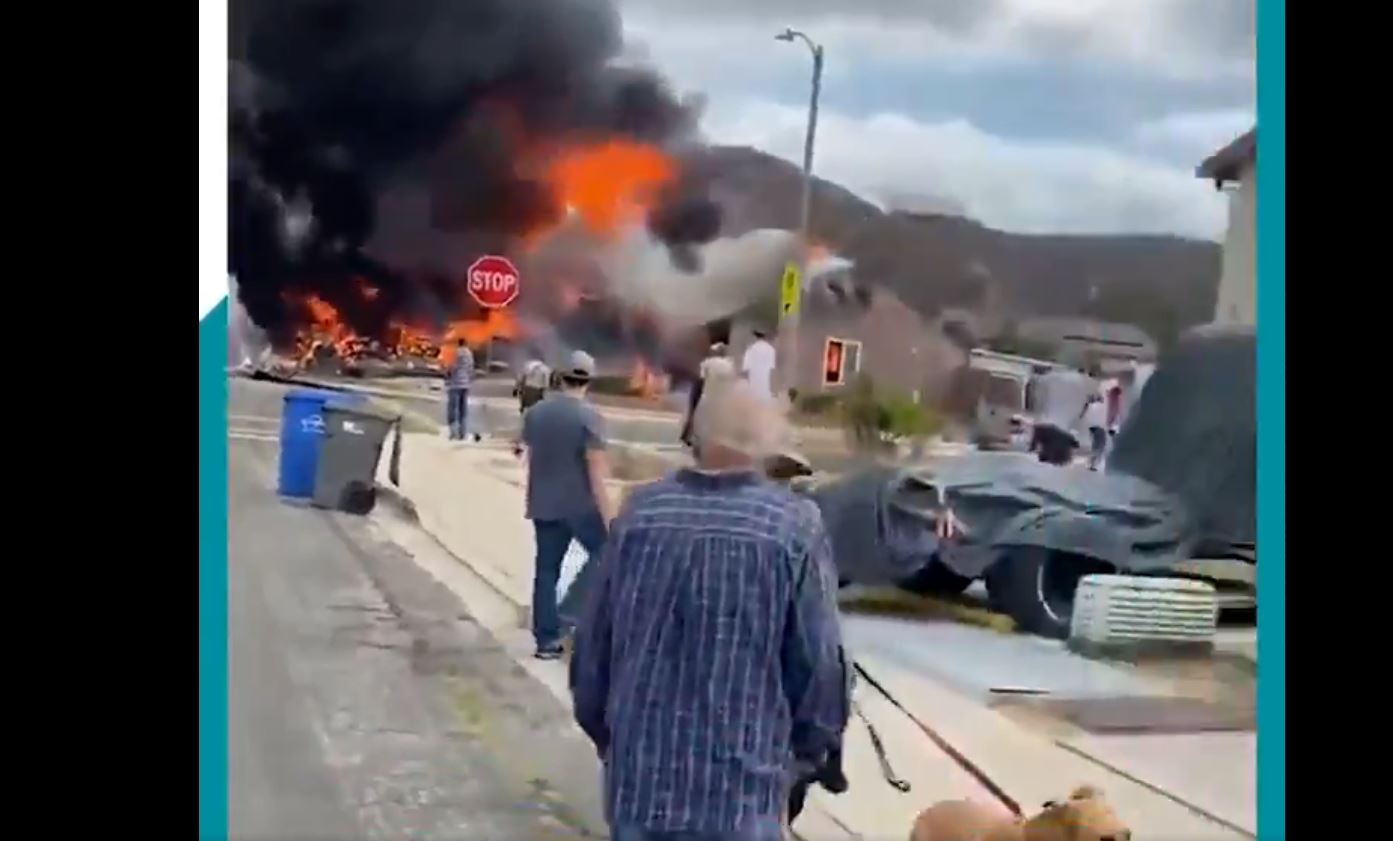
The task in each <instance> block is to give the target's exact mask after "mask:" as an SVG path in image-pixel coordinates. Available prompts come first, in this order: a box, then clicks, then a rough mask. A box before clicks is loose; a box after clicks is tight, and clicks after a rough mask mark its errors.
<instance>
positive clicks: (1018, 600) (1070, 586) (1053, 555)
mask: <svg viewBox="0 0 1393 841" xmlns="http://www.w3.org/2000/svg"><path fill="white" fill-rule="evenodd" d="M1114 571H1115V570H1114V569H1113V568H1112V567H1111V566H1110V565H1108V564H1105V563H1103V562H1102V561H1099V560H1096V559H1094V558H1089V557H1087V556H1084V555H1075V554H1071V553H1068V552H1056V551H1054V550H1052V549H1043V548H1040V547H1038V546H1014V547H1011V548H1009V549H1007V550H1006V551H1005V552H1003V553H1002V555H1001V557H1000V558H999V559H998V560H997V562H996V563H995V564H993V565H992V567H991V569H989V570H988V571H987V577H986V582H987V593H988V595H989V597H990V599H991V604H992V606H993V607H995V608H996V609H998V610H1001V611H1003V612H1005V613H1006V614H1008V615H1009V616H1010V617H1011V618H1012V619H1014V620H1015V622H1016V627H1017V628H1019V629H1020V630H1022V631H1025V632H1026V633H1030V634H1036V635H1038V636H1042V637H1049V638H1051V639H1065V638H1067V637H1068V636H1069V622H1070V620H1071V619H1072V617H1073V615H1074V595H1075V594H1076V592H1077V591H1078V588H1079V580H1080V579H1082V578H1083V577H1084V576H1085V575H1096V574H1100V573H1109V572H1114Z"/></svg>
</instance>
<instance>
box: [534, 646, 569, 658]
mask: <svg viewBox="0 0 1393 841" xmlns="http://www.w3.org/2000/svg"><path fill="white" fill-rule="evenodd" d="M563 653H565V652H564V649H562V647H561V646H560V645H548V646H543V647H541V648H538V649H537V653H535V654H533V655H532V656H533V657H536V658H537V659H538V660H560V659H561V655H562V654H563Z"/></svg>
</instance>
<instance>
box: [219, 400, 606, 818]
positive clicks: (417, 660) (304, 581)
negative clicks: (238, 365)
mask: <svg viewBox="0 0 1393 841" xmlns="http://www.w3.org/2000/svg"><path fill="white" fill-rule="evenodd" d="M283 392H284V389H283V388H282V387H279V386H275V385H270V384H266V383H257V382H249V381H245V380H232V381H230V382H229V404H230V405H229V442H228V444H229V457H228V470H229V477H228V494H229V526H230V528H229V532H230V538H229V544H230V545H229V552H228V567H229V569H228V583H229V635H230V640H229V658H230V663H229V699H228V700H229V743H230V745H229V748H230V750H229V753H230V756H229V773H230V786H229V788H230V791H229V797H230V801H229V807H230V837H232V838H234V839H263V838H264V839H272V838H274V839H287V838H294V839H297V841H299V840H300V839H318V838H322V839H336V840H337V839H356V838H364V839H376V838H383V839H385V838H391V839H402V838H411V839H479V841H488V840H489V839H498V841H503V839H508V841H513V839H518V838H529V839H538V841H550V839H575V838H591V837H605V834H604V832H603V826H604V824H603V821H602V818H601V813H600V805H599V768H598V763H597V762H596V760H595V757H594V753H593V751H592V750H591V749H590V747H589V745H588V744H586V743H585V742H584V741H583V739H582V738H580V737H579V736H578V735H577V733H576V731H575V730H574V728H573V726H572V725H571V723H570V716H569V713H568V711H566V710H565V709H563V708H562V706H561V705H560V704H559V703H557V702H556V700H555V698H554V697H553V696H552V695H551V694H550V693H549V692H548V691H547V690H546V688H545V687H543V686H542V685H541V684H539V683H537V682H535V681H534V680H533V679H532V678H531V677H530V676H528V675H527V674H526V673H525V672H524V671H523V670H522V669H521V668H520V667H518V666H517V664H515V663H514V662H513V661H512V660H511V659H510V658H509V657H508V655H507V654H506V653H505V652H504V651H503V650H502V648H501V647H500V645H499V643H498V642H497V640H495V639H494V638H493V637H491V636H490V635H489V634H488V633H487V632H486V631H485V630H484V629H483V628H481V627H480V626H479V625H478V624H477V623H475V622H474V621H473V620H472V619H471V618H470V617H469V615H468V614H467V613H466V612H465V611H464V609H463V607H462V606H461V605H460V603H459V602H458V600H457V599H456V598H455V597H454V595H453V594H452V593H450V592H449V591H448V590H446V589H445V588H444V587H442V586H440V585H439V584H437V583H436V582H435V581H434V579H432V578H431V577H430V576H428V575H427V574H426V573H424V572H423V571H421V570H420V569H419V568H418V567H417V566H416V564H415V563H414V562H413V561H412V560H411V558H409V557H408V556H406V555H405V554H404V553H403V552H402V551H401V550H399V549H398V548H396V547H395V546H393V545H391V544H390V543H387V542H386V541H385V539H384V538H382V537H381V536H380V535H379V533H378V532H377V531H376V529H375V528H374V527H373V526H372V525H371V524H370V522H369V521H367V520H365V519H363V518H355V517H352V516H349V515H344V514H333V513H329V512H324V511H319V510H315V509H310V508H304V507H299V506H295V505H290V504H286V503H284V502H281V501H280V500H279V499H278V498H277V497H276V495H275V493H274V490H273V489H274V486H275V469H276V468H275V465H276V446H277V445H276V443H275V440H276V430H277V425H278V418H279V413H280V404H281V395H282V394H283Z"/></svg>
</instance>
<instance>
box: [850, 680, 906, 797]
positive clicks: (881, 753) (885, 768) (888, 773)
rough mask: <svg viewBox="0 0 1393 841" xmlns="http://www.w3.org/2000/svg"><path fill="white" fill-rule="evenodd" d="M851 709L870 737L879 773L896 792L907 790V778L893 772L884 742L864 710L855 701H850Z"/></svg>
mask: <svg viewBox="0 0 1393 841" xmlns="http://www.w3.org/2000/svg"><path fill="white" fill-rule="evenodd" d="M851 711H852V712H854V713H856V717H857V718H859V719H861V723H862V724H864V725H866V732H867V733H868V734H869V735H870V737H871V747H872V748H873V749H874V750H875V757H876V759H878V760H880V774H881V776H883V777H885V782H887V783H889V784H890V787H891V788H893V789H895V790H896V791H898V792H901V793H904V792H908V791H909V788H910V786H909V780H906V779H904V778H903V777H901V776H899V775H898V774H896V773H895V769H894V768H893V767H892V766H891V765H890V755H889V754H888V753H887V752H886V750H885V743H884V742H882V741H881V740H880V733H878V732H876V729H875V725H874V724H871V720H870V719H869V718H867V717H866V712H865V710H862V709H861V705H860V704H858V703H856V702H855V701H852V702H851Z"/></svg>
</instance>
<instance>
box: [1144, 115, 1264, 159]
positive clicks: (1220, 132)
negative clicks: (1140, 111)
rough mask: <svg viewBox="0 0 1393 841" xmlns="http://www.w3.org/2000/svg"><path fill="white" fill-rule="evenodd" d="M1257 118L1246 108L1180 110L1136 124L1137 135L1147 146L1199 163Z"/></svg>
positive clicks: (1248, 126) (1250, 126)
mask: <svg viewBox="0 0 1393 841" xmlns="http://www.w3.org/2000/svg"><path fill="white" fill-rule="evenodd" d="M1254 119H1255V118H1254V114H1253V111H1252V110H1251V109H1247V108H1234V109H1226V110H1221V111H1189V112H1180V113H1176V114H1168V115H1166V116H1164V117H1161V118H1158V119H1155V120H1148V121H1147V122H1144V123H1142V124H1141V125H1139V126H1137V128H1136V130H1135V132H1134V135H1135V138H1136V141H1137V143H1138V145H1139V146H1141V147H1142V148H1144V149H1149V150H1153V151H1157V152H1164V153H1170V154H1174V155H1177V156H1184V157H1186V158H1189V159H1191V160H1193V161H1194V162H1195V164H1199V162H1200V161H1201V160H1203V159H1204V158H1207V157H1208V156H1210V155H1211V154H1213V153H1214V152H1216V151H1217V150H1219V149H1220V148H1222V147H1223V146H1225V145H1226V144H1228V143H1229V142H1230V141H1232V140H1233V139H1234V138H1235V137H1238V136H1239V135H1240V134H1242V133H1244V132H1245V131H1247V130H1248V129H1250V128H1252V127H1253V122H1254Z"/></svg>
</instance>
